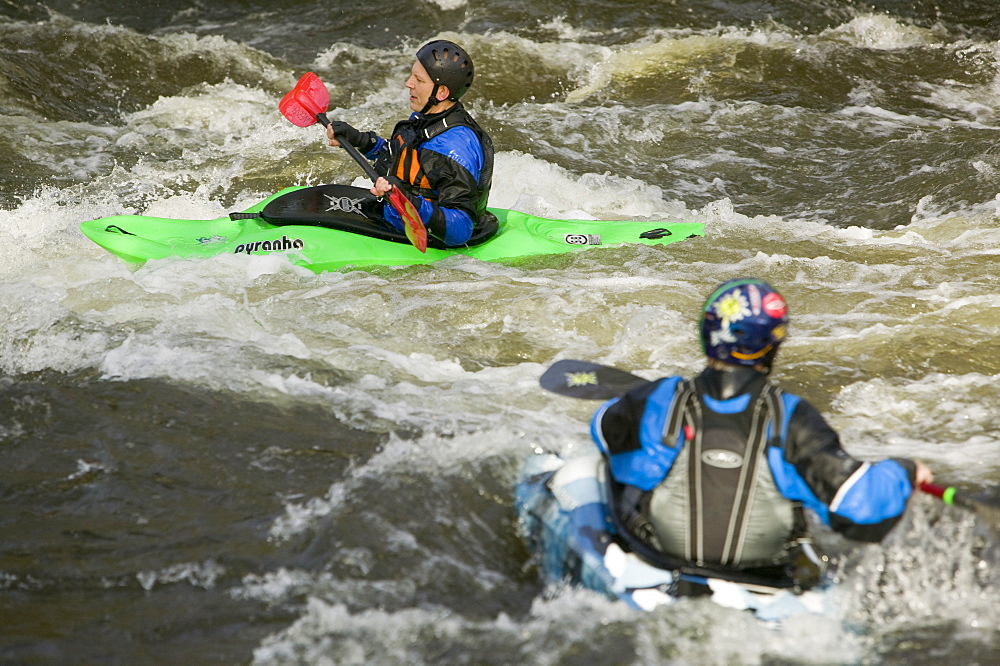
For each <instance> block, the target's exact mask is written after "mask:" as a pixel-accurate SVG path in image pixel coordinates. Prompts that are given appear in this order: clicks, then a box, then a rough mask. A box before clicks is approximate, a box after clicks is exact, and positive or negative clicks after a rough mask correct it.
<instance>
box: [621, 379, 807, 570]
mask: <svg viewBox="0 0 1000 666" xmlns="http://www.w3.org/2000/svg"><path fill="white" fill-rule="evenodd" d="M741 398H742V396H740V397H737V398H733V399H730V400H729V401H720V402H718V403H717V405H724V406H727V407H731V406H732V405H734V404H735V405H736V406H737V407H738V406H739V403H738V401H739V400H740V399H741ZM745 400H746V404H745V405H744V406H743V408H742V409H738V410H736V409H732V410H731V413H724V412H719V411H716V410H715V409H713V407H712V403H713V402H715V401H712V400H711V399H706V397H705V396H704V395H703V392H702V391H699V390H697V386H696V382H695V381H691V380H688V381H685V382H682V383H681V384H680V385H679V386H678V388H677V392H676V394H675V396H674V399H673V402H672V404H671V407H670V413H669V414H668V417H667V421H666V427H665V428H664V432H663V442H664V445H672V444H673V443H676V442H678V441H680V440H679V437H680V434H681V432H683V433H684V440H683V441H684V444H683V447H684V448H683V450H682V451H681V452H680V454H679V455H678V456H677V458H676V460H675V461H674V464H673V466H672V467H671V469H670V471H669V472H668V473H667V475H666V477H665V478H664V479H663V481H661V482H660V484H659V485H657V486H656V487H655V488H653V490H652V491H650V492H647V493H643V497H642V498H641V499H640V500H639V503H638V506H637V507H636V509H637V511H636V513H635V514H633V517H634V518H635V519H636V520H634V521H629V522H632V526H633V527H639V524H641V523H645V524H644V525H642V526H641V528H640V529H639V530H631V531H633V534H637V532H638V534H637V536H640V537H641V538H643V540H644V541H646V543H647V544H649V545H650V546H652V547H653V548H654V549H656V550H657V551H659V552H661V553H663V554H665V555H668V556H670V557H675V558H680V559H683V560H686V561H688V562H693V563H696V564H697V565H699V566H705V565H713V564H714V565H722V566H725V567H738V568H742V567H755V566H766V565H773V564H776V563H779V562H781V561H783V560H784V559H786V558H787V557H788V554H789V549H790V544H791V543H792V542H794V541H795V539H796V537H797V536H798V534H797V532H800V531H801V525H802V520H803V517H802V515H801V508H800V507H799V506H798V505H797V504H796V503H793V502H790V501H789V500H788V499H786V498H785V497H783V496H782V495H781V493H780V491H779V490H778V487H777V486H776V484H775V483H774V479H773V477H772V475H771V471H770V468H769V466H768V462H767V447H768V441H769V439H771V438H773V437H780V433H781V431H782V426H783V423H784V420H785V414H784V406H783V403H782V400H781V390H780V389H778V388H777V387H775V386H773V385H771V384H765V386H764V388H763V390H762V391H761V392H760V394H759V395H758V396H756V397H753V396H751V395H746V396H745ZM743 433H745V437H744V436H741V435H742V434H743ZM637 523H639V524H637Z"/></svg>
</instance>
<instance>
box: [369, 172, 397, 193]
mask: <svg viewBox="0 0 1000 666" xmlns="http://www.w3.org/2000/svg"><path fill="white" fill-rule="evenodd" d="M391 189H392V183H390V182H389V181H388V180H386V179H385V178H382V177H381V176H379V178H378V180H376V181H375V184H374V185H372V188H371V190H369V191H370V192H371V193H372V194H374V195H375V196H377V197H384V196H385V195H387V194H388V193H389V190H391Z"/></svg>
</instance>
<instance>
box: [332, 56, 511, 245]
mask: <svg viewBox="0 0 1000 666" xmlns="http://www.w3.org/2000/svg"><path fill="white" fill-rule="evenodd" d="M474 76H475V70H474V67H473V65H472V58H471V57H469V55H468V53H467V52H466V51H465V50H464V49H462V48H461V47H460V46H458V45H457V44H455V43H454V42H450V41H447V40H436V41H433V42H430V43H428V44H425V45H424V46H422V47H421V48H420V50H419V51H417V55H416V60H415V61H414V63H413V66H412V68H411V70H410V77H409V78H408V79H407V80H406V87H407V89H408V90H409V92H410V109H411V110H412V111H413V113H412V115H411V116H410V117H409V118H408V119H407V120H403V121H401V122H399V123H398V124H397V125H396V127H395V129H394V130H393V132H392V136H391V137H390V138H389V139H388V140H386V139H384V138H382V137H380V136H378V134H377V133H375V132H362V131H360V130H357V129H355V128H354V127H352V126H351V125H349V124H348V123H346V122H343V121H336V120H335V121H331V122H330V124H329V126H328V127H327V137H328V139H329V141H330V145H331V146H340V140H339V139H338V137H340V139H343V140H346V141H347V142H349V143H350V144H351V145H353V146H354V147H355V148H357V149H358V150H359V151H360V152H361V153H362V154H364V155H365V157H367V158H368V159H369V160H372V161H374V162H375V171H376V173H378V174H379V176H380V177H379V178H378V179H377V180H376V181H375V183H374V185H373V186H372V188H371V193H372V194H373V195H375V196H376V197H379V198H381V197H383V196H385V195H386V194H387V193H388V192H389V190H390V189H392V187H394V186H395V187H399V189H400V190H401V191H402V192H403V193H404V194H405V195H406V197H407V198H408V199H409V200H410V201H411V202H412V203H413V205H414V206H415V208H416V209H417V212H418V213H419V216H420V219H421V220H422V221H423V223H424V225H425V226H426V227H427V231H428V233H429V234H430V236H432V237H433V238H436V239H438V241H439V242H440V244H442V245H443V246H444V247H457V246H461V245H464V244H466V243H467V242H468V241H469V239H470V238H471V237H473V236H474V235H475V236H477V237H482V236H483V235H484V234H489V233H492V231H495V229H496V224H497V223H496V218H495V217H494V216H493V214H492V213H490V212H488V211H487V210H486V203H487V199H488V198H489V193H490V184H491V181H492V178H493V143H492V141H491V140H490V137H489V136H488V135H487V134H486V132H485V131H483V129H482V128H481V127H480V126H479V125H478V123H476V121H475V120H474V119H473V118H472V116H471V115H469V113H468V111H466V109H465V107H464V106H463V104H462V102H461V101H459V100H460V99H461V98H462V96H463V95H465V93H466V92H467V91H468V90H469V88H470V87H471V86H472V81H473V78H474ZM360 212H362V213H363V214H364V215H365V216H367V217H370V218H372V219H375V220H377V221H380V222H381V221H384V222H386V223H388V224H390V225H391V226H393V227H394V228H396V229H398V230H399V231H403V230H404V223H403V220H402V219H401V216H400V214H399V212H398V211H397V210H396V209H395V208H394V207H393V206H385V205H382V204H381V203H380V202H377V203H376V202H371V201H363V202H361V204H360ZM491 230H492V231H491Z"/></svg>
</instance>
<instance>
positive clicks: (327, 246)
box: [80, 185, 704, 272]
mask: <svg viewBox="0 0 1000 666" xmlns="http://www.w3.org/2000/svg"><path fill="white" fill-rule="evenodd" d="M344 187H345V186H338V185H324V186H319V187H315V188H306V187H290V188H286V189H284V190H281V191H280V192H277V193H276V194H274V195H272V196H270V197H268V198H267V199H264V200H263V201H261V202H259V203H257V204H255V205H253V206H251V207H250V208H248V209H246V211H244V212H242V213H233V214H231V217H222V218H218V219H214V220H181V219H170V218H159V217H146V216H142V215H116V216H112V217H106V218H101V219H98V220H90V221H87V222H83V223H82V224H81V225H80V230H81V231H82V232H83V233H84V235H86V236H87V237H88V238H90V239H91V240H92V241H94V242H95V243H97V244H98V245H100V246H101V247H103V248H105V249H106V250H108V251H109V252H111V253H113V254H115V255H117V256H118V257H121V258H122V259H124V260H125V261H128V262H130V263H143V262H146V261H149V260H151V259H167V258H184V259H204V258H209V257H213V256H217V255H221V254H251V255H253V254H269V253H274V252H281V253H288V254H289V256H290V259H291V260H292V262H293V263H295V264H298V265H301V266H305V267H306V268H309V269H311V270H313V271H315V272H322V271H331V270H338V269H341V268H345V267H348V266H357V267H364V266H373V265H382V266H408V265H416V264H429V263H433V262H435V261H439V260H441V259H445V258H447V257H451V256H455V255H468V256H471V257H475V258H477V259H481V260H483V261H500V260H506V259H516V258H519V257H528V256H534V255H546V254H561V253H567V252H576V251H580V250H584V249H588V248H594V247H602V246H605V247H606V246H608V245H618V244H624V243H642V244H646V245H666V244H670V243H676V242H678V241H681V240H684V239H687V238H691V237H696V236H704V224H703V223H699V222H658V221H656V222H641V221H639V222H637V221H602V220H550V219H545V218H541V217H536V216H533V215H528V214H527V213H521V212H518V211H513V210H506V209H502V208H490V209H489V210H490V212H492V213H493V214H494V215H495V216H496V218H497V223H498V230H497V231H496V233H495V234H492V235H491V236H489V237H488V238H486V239H485V240H482V239H480V240H481V242H479V243H478V244H476V245H466V246H462V247H456V248H447V249H443V248H440V247H438V248H435V247H428V248H427V251H426V253H422V252H420V251H419V250H418V249H417V248H415V247H413V245H412V244H410V243H409V242H408V241H407V239H406V236H405V235H404V234H402V233H395V232H393V231H391V230H386V229H383V228H380V227H379V226H378V225H377V224H376V223H374V222H371V221H369V220H366V219H364V218H363V217H362V216H361V215H360V212H359V211H358V210H357V209H356V205H355V204H356V203H357V202H352V201H351V200H346V201H345V198H344V197H343V196H342V194H343V190H344ZM318 200H321V201H325V202H326V203H327V204H329V205H328V206H326V207H325V209H320V208H318V207H317V206H316V205H315V202H316V201H318ZM352 206H354V207H353V208H352ZM308 207H312V212H311V213H309V214H306V213H304V212H302V211H304V210H305V209H306V208H308ZM266 208H269V209H271V210H278V211H280V210H285V211H286V212H285V213H283V214H281V215H279V218H280V219H275V218H273V217H266V216H263V215H264V211H265V209H266ZM287 211H292V212H287ZM288 216H291V217H288ZM295 216H299V217H301V218H303V219H295ZM234 218H235V219H234ZM359 220H360V221H359Z"/></svg>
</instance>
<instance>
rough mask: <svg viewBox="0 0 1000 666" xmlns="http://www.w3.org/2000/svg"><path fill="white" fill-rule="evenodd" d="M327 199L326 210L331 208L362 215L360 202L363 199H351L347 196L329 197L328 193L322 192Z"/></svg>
mask: <svg viewBox="0 0 1000 666" xmlns="http://www.w3.org/2000/svg"><path fill="white" fill-rule="evenodd" d="M323 196H325V197H326V198H327V200H328V201H329V202H330V207H329V208H327V209H326V210H327V211H331V210H342V211H344V212H345V213H357V214H358V215H362V212H361V202H362V201H363V199H351V198H349V197H331V196H330V195H329V194H324V195H323Z"/></svg>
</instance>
